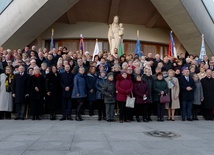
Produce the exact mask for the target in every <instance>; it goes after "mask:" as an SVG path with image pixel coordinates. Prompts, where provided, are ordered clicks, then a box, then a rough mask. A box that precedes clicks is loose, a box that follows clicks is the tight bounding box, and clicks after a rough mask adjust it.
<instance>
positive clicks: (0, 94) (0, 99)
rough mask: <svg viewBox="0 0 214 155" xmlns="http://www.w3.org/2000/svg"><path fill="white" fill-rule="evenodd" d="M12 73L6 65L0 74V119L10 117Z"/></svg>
mask: <svg viewBox="0 0 214 155" xmlns="http://www.w3.org/2000/svg"><path fill="white" fill-rule="evenodd" d="M13 79H14V75H13V74H12V69H11V68H10V67H9V66H7V67H6V68H5V73H2V74H1V75H0V119H4V118H6V119H10V118H11V112H12V110H13V98H12V83H13Z"/></svg>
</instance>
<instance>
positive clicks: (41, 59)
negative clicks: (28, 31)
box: [36, 52, 45, 67]
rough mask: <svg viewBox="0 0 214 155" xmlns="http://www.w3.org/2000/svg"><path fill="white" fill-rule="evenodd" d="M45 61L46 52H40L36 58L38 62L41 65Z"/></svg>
mask: <svg viewBox="0 0 214 155" xmlns="http://www.w3.org/2000/svg"><path fill="white" fill-rule="evenodd" d="M44 61H45V58H44V54H43V53H42V52H39V53H38V58H37V59H36V64H37V66H38V67H41V64H42V63H43V62H44Z"/></svg>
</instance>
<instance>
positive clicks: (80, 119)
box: [75, 117, 83, 121]
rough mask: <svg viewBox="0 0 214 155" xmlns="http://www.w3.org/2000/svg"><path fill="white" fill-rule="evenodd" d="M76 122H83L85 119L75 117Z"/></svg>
mask: <svg viewBox="0 0 214 155" xmlns="http://www.w3.org/2000/svg"><path fill="white" fill-rule="evenodd" d="M75 120H76V121H83V119H82V118H81V117H75Z"/></svg>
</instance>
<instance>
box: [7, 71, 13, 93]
mask: <svg viewBox="0 0 214 155" xmlns="http://www.w3.org/2000/svg"><path fill="white" fill-rule="evenodd" d="M5 75H6V76H7V77H6V79H5V88H6V92H11V91H12V82H13V79H14V75H13V74H5Z"/></svg>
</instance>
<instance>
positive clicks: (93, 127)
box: [0, 119, 214, 155]
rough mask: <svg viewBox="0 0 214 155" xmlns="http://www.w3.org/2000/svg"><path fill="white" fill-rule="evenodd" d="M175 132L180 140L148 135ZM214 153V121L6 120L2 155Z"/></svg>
mask: <svg viewBox="0 0 214 155" xmlns="http://www.w3.org/2000/svg"><path fill="white" fill-rule="evenodd" d="M150 131H171V132H174V133H175V134H178V135H179V136H178V137H175V138H160V137H152V136H149V135H147V134H145V132H150ZM153 154H154V155H158V154H160V155H213V154H214V122H212V121H204V120H200V121H194V122H187V121H186V122H182V121H180V120H176V121H175V122H172V121H165V122H157V121H153V122H150V123H137V122H132V123H123V124H120V123H118V122H116V123H113V122H112V123H107V122H105V121H101V122H98V121H97V120H96V119H90V120H85V121H83V122H77V121H67V120H66V121H63V122H61V121H58V120H57V121H50V120H41V121H32V120H25V121H21V120H20V121H14V120H0V155H153Z"/></svg>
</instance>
